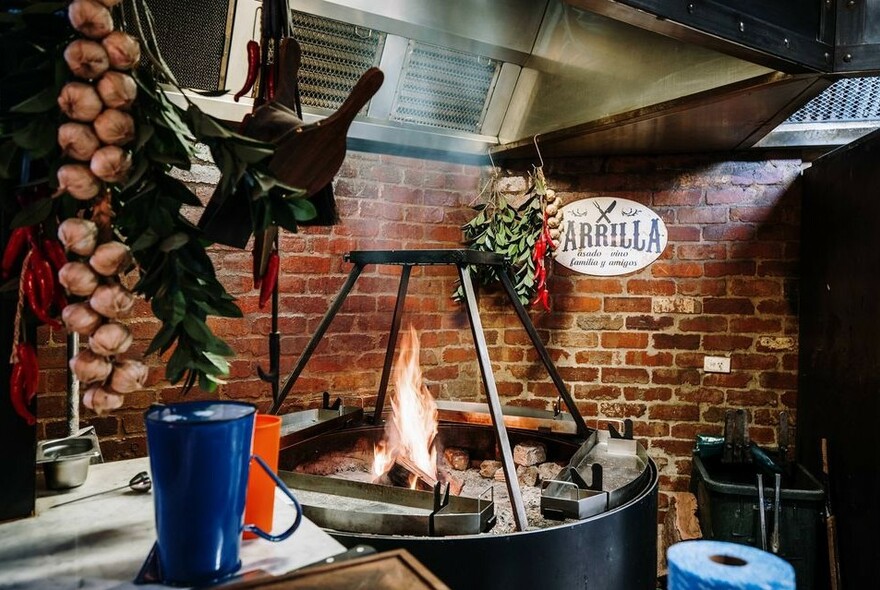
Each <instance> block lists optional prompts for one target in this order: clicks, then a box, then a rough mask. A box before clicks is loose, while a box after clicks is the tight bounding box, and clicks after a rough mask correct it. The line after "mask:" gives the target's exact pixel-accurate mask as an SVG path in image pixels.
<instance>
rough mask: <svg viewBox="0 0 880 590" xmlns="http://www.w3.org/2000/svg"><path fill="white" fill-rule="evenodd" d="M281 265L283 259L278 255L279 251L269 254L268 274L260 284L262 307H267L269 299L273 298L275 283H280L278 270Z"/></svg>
mask: <svg viewBox="0 0 880 590" xmlns="http://www.w3.org/2000/svg"><path fill="white" fill-rule="evenodd" d="M280 265H281V259H280V257H279V256H278V251H277V250H276V251H273V252H272V253H271V254H269V261H268V263H267V264H266V274H264V275H263V280H262V284H261V285H260V309H263V308H264V307H266V304H267V303H269V300H270V299H271V298H272V291H274V290H275V285H276V284H278V270H279V267H280Z"/></svg>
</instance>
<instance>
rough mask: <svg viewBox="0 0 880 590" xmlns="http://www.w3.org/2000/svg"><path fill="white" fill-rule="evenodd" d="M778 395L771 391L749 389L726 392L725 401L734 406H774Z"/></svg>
mask: <svg viewBox="0 0 880 590" xmlns="http://www.w3.org/2000/svg"><path fill="white" fill-rule="evenodd" d="M777 399H778V396H777V394H776V393H775V392H772V391H762V390H751V391H736V390H731V391H728V392H727V403H728V404H730V405H731V406H734V407H739V406H748V407H766V406H775V405H776V400H777Z"/></svg>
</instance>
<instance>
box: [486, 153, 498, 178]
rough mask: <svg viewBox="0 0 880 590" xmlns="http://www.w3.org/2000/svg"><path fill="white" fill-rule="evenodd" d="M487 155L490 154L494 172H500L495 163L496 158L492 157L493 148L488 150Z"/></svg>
mask: <svg viewBox="0 0 880 590" xmlns="http://www.w3.org/2000/svg"><path fill="white" fill-rule="evenodd" d="M486 155H487V156H489V163H490V164H492V172H494V173H495V174H498V166H496V165H495V158H493V157H492V152H491V150H487V151H486Z"/></svg>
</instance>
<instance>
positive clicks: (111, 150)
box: [89, 145, 131, 182]
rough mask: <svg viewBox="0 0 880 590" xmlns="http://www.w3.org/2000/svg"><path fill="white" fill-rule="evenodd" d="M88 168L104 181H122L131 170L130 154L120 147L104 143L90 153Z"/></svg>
mask: <svg viewBox="0 0 880 590" xmlns="http://www.w3.org/2000/svg"><path fill="white" fill-rule="evenodd" d="M89 169H90V170H91V171H92V174H94V175H95V176H97V177H98V178H100V179H101V180H103V181H104V182H123V181H124V180H125V179H126V178H128V173H129V171H130V170H131V155H130V154H128V153H127V152H126V151H125V150H123V149H122V148H121V147H118V146H115V145H105V146H104V147H102V148H101V149H99V150H97V151H96V152H95V153H94V154H93V155H92V161H91V162H90V163H89Z"/></svg>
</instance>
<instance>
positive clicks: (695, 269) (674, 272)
mask: <svg viewBox="0 0 880 590" xmlns="http://www.w3.org/2000/svg"><path fill="white" fill-rule="evenodd" d="M651 274H653V275H654V276H655V277H691V278H693V277H700V276H703V266H702V265H701V264H698V263H695V262H655V263H654V264H652V265H651Z"/></svg>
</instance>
